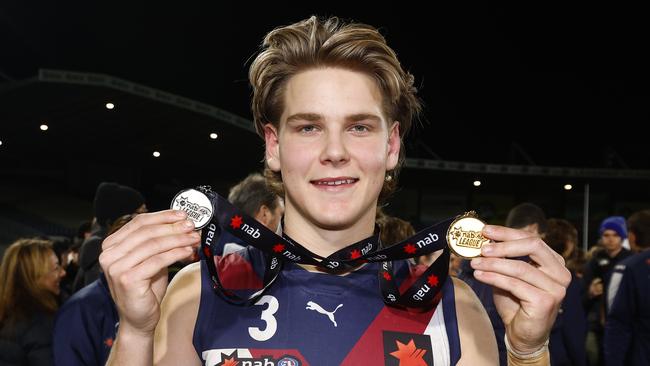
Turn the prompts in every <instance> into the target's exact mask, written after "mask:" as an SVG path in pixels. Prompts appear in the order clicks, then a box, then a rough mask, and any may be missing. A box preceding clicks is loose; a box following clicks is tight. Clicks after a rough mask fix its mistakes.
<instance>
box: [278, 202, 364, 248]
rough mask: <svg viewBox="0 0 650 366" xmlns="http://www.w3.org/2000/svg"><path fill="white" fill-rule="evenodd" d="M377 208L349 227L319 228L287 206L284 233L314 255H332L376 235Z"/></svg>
mask: <svg viewBox="0 0 650 366" xmlns="http://www.w3.org/2000/svg"><path fill="white" fill-rule="evenodd" d="M375 214H376V208H373V209H371V210H368V211H367V212H366V213H365V214H364V215H363V216H362V217H360V218H359V219H357V220H353V223H352V224H351V225H348V226H343V225H342V226H341V227H323V226H319V225H317V224H316V223H314V222H313V221H310V220H309V219H308V218H307V217H305V216H303V215H301V214H300V213H299V212H298V211H296V210H294V209H292V208H291V207H290V206H289V205H287V208H286V211H285V214H284V232H285V233H286V234H287V235H289V236H290V237H291V238H292V239H293V240H295V241H297V242H298V243H300V245H302V246H304V247H305V248H307V249H309V250H310V251H311V252H313V253H314V254H317V255H320V256H322V257H327V256H329V255H330V254H332V253H334V252H336V251H338V250H340V249H343V248H345V247H347V246H348V245H350V244H353V243H356V242H358V241H361V240H363V239H365V238H367V237H369V236H371V235H372V234H373V233H374V230H375Z"/></svg>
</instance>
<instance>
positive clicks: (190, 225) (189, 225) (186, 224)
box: [183, 220, 194, 229]
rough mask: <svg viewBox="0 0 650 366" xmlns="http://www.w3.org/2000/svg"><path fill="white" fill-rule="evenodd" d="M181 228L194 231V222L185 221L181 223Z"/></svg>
mask: <svg viewBox="0 0 650 366" xmlns="http://www.w3.org/2000/svg"><path fill="white" fill-rule="evenodd" d="M183 227H185V228H186V229H194V222H193V221H191V220H185V221H184V222H183Z"/></svg>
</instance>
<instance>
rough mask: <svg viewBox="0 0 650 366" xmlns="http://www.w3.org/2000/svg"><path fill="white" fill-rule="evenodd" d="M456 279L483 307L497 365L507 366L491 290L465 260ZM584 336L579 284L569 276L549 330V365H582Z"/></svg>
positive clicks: (501, 332)
mask: <svg viewBox="0 0 650 366" xmlns="http://www.w3.org/2000/svg"><path fill="white" fill-rule="evenodd" d="M459 278H460V279H462V280H463V281H465V282H466V283H467V284H468V285H469V286H470V287H471V288H472V289H473V290H474V292H475V293H476V296H477V297H478V298H479V300H480V301H481V303H482V304H483V307H485V310H486V311H487V313H488V316H489V318H490V321H491V322H492V328H493V329H494V334H495V336H496V339H497V346H498V348H499V362H500V364H501V365H502V366H506V365H507V364H508V362H507V351H506V347H505V344H504V342H503V336H504V335H505V332H506V330H505V325H504V324H503V321H502V320H501V316H499V313H498V312H497V308H496V305H495V304H494V297H493V296H494V295H493V291H492V287H491V286H490V285H486V284H485V283H483V282H480V281H477V280H476V279H475V278H474V270H473V269H472V267H471V266H470V263H469V261H463V264H462V265H461V273H460V275H459ZM586 337H587V317H586V315H585V313H584V309H583V307H582V295H581V291H580V284H579V281H578V279H577V278H576V277H575V275H573V273H572V276H571V283H570V284H569V287H568V288H567V291H566V296H565V297H564V301H563V302H562V306H561V308H560V312H559V313H558V315H557V318H556V319H555V323H554V324H553V328H552V329H551V336H550V338H549V346H548V347H549V353H550V355H551V365H553V366H562V365H575V366H585V365H586V364H587V353H586V351H585V340H586Z"/></svg>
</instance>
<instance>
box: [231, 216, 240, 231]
mask: <svg viewBox="0 0 650 366" xmlns="http://www.w3.org/2000/svg"><path fill="white" fill-rule="evenodd" d="M242 223H243V222H242V219H241V216H239V215H235V216H233V217H232V219H230V227H231V228H233V229H239V228H240V227H241V224H242Z"/></svg>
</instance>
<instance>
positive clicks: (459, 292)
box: [452, 278, 499, 366]
mask: <svg viewBox="0 0 650 366" xmlns="http://www.w3.org/2000/svg"><path fill="white" fill-rule="evenodd" d="M452 279H453V281H454V292H455V295H456V296H455V297H456V313H457V319H458V333H459V336H460V349H461V352H462V354H461V358H460V361H459V362H458V365H459V366H461V365H469V366H474V365H476V366H481V365H486V366H493V365H498V364H499V352H497V342H496V339H495V338H494V330H492V324H491V323H490V318H488V315H487V313H486V312H485V309H484V308H483V305H481V302H480V301H479V299H478V298H477V297H476V294H474V291H473V290H472V289H471V288H470V287H469V286H468V285H467V284H466V283H465V282H463V281H461V280H459V279H456V278H452Z"/></svg>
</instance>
